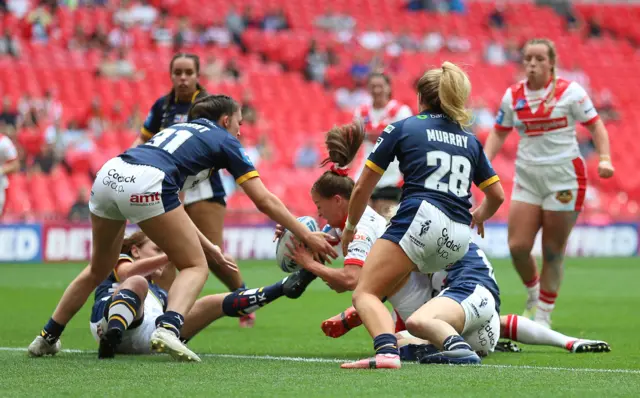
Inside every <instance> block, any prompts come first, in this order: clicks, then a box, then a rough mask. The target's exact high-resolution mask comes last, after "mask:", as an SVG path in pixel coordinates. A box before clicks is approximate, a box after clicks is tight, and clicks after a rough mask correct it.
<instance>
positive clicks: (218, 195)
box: [184, 171, 226, 206]
mask: <svg viewBox="0 0 640 398" xmlns="http://www.w3.org/2000/svg"><path fill="white" fill-rule="evenodd" d="M225 195H226V193H225V190H224V186H223V185H222V179H221V177H220V172H219V171H214V172H213V173H212V174H211V176H210V177H209V178H205V179H204V180H202V181H200V182H199V183H198V184H196V185H195V186H194V187H192V188H189V189H186V190H185V191H184V205H185V206H188V205H190V204H193V203H196V202H202V201H205V200H206V201H215V202H217V203H220V204H222V205H226V203H225V201H224V198H225Z"/></svg>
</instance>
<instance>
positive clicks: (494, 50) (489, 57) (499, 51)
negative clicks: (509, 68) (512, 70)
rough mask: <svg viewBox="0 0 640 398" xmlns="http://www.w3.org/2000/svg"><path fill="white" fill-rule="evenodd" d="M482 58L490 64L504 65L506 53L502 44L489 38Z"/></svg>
mask: <svg viewBox="0 0 640 398" xmlns="http://www.w3.org/2000/svg"><path fill="white" fill-rule="evenodd" d="M484 59H485V61H487V63H489V64H491V65H497V66H500V65H504V64H505V63H506V62H507V53H506V51H505V49H504V47H503V46H502V44H500V43H499V42H498V41H496V40H494V39H491V40H490V41H489V44H488V45H487V47H486V48H485V51H484Z"/></svg>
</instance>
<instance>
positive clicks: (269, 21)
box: [261, 8, 290, 32]
mask: <svg viewBox="0 0 640 398" xmlns="http://www.w3.org/2000/svg"><path fill="white" fill-rule="evenodd" d="M261 27H262V30H265V31H267V32H277V31H280V30H287V29H289V28H290V25H289V22H288V21H287V16H286V15H285V13H284V10H283V9H282V8H278V9H272V10H270V11H267V12H266V13H265V14H264V17H263V18H262V24H261Z"/></svg>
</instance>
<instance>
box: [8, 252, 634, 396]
mask: <svg viewBox="0 0 640 398" xmlns="http://www.w3.org/2000/svg"><path fill="white" fill-rule="evenodd" d="M240 265H241V269H242V271H243V274H244V277H245V280H246V282H247V284H248V285H249V286H250V287H258V286H262V285H265V284H271V283H273V282H274V281H275V280H277V279H278V278H281V277H283V276H284V274H283V273H282V272H281V271H280V270H279V268H278V267H277V266H276V264H275V263H273V262H257V261H253V262H243V263H241V264H240ZM82 266H83V265H78V264H32V265H26V264H18V265H0V303H1V304H0V306H1V308H2V319H3V322H2V324H0V346H1V347H3V348H0V369H2V372H0V396H3V397H4V396H35V395H43V394H45V393H46V394H47V395H53V396H59V395H68V396H69V395H70V396H86V395H89V394H91V395H97V396H106V395H114V394H118V395H125V396H132V395H140V396H149V395H158V394H159V393H163V394H164V395H165V396H168V395H170V394H186V395H189V396H231V395H234V396H261V397H266V396H300V395H304V396H305V397H309V396H323V397H327V396H332V397H333V396H373V395H374V394H375V395H380V396H425V395H430V396H455V397H461V396H474V397H477V396H491V397H495V396H505V397H513V396H514V395H517V396H540V397H543V396H544V397H549V396H562V397H571V396H575V397H584V396H607V397H615V396H635V397H637V396H640V340H639V339H638V338H637V334H636V331H637V330H638V329H639V327H640V317H638V316H637V312H636V308H635V305H636V304H637V303H640V291H638V289H637V288H636V286H637V281H638V280H640V261H639V260H638V259H591V258H589V259H571V260H568V261H567V266H566V279H565V283H564V285H563V287H562V290H561V292H560V296H559V300H558V303H557V307H558V309H557V310H556V311H555V312H554V315H553V326H554V328H555V329H557V330H559V331H561V332H563V333H565V334H569V335H573V336H576V337H585V338H597V339H604V340H606V341H608V342H609V343H610V344H611V346H612V352H610V353H604V354H569V353H567V352H566V351H564V350H561V349H557V348H547V347H539V346H523V345H521V347H522V348H523V349H524V350H523V352H522V353H495V354H493V355H491V356H490V357H489V358H486V359H485V360H484V361H483V365H482V366H479V367H451V366H446V365H445V366H435V365H415V364H408V365H406V366H404V367H403V368H402V369H401V370H400V371H369V370H364V371H361V370H351V371H350V370H342V369H339V363H340V361H332V360H333V359H356V358H361V357H365V356H368V355H370V354H371V352H372V348H371V339H370V338H369V337H368V335H367V333H366V330H365V329H364V328H359V329H358V330H354V331H352V332H350V333H349V334H347V335H346V336H344V337H342V338H340V339H330V338H328V337H325V336H324V335H323V334H322V331H321V330H320V323H321V322H322V321H323V320H324V319H326V318H328V317H330V316H332V315H334V314H336V313H338V312H339V311H341V310H343V309H344V308H345V307H346V306H348V305H350V295H349V294H341V295H338V294H336V293H334V292H332V291H330V290H329V289H328V288H327V287H326V286H325V285H324V284H323V283H322V282H321V281H315V282H314V283H313V284H312V285H311V286H310V287H309V289H308V290H307V292H306V293H305V294H304V295H303V296H302V297H301V298H300V299H298V300H288V299H286V298H284V297H283V298H282V299H280V300H278V301H276V302H275V303H272V304H269V305H268V306H267V307H265V308H264V309H262V310H260V311H258V313H257V323H256V326H255V328H253V329H240V328H239V326H238V320H237V319H235V318H233V319H232V318H227V319H222V320H220V321H218V322H216V323H214V324H213V325H211V326H210V327H209V328H208V329H206V330H205V331H203V332H202V333H201V334H200V335H198V336H197V337H196V338H194V339H193V340H192V342H191V343H190V344H189V345H190V347H191V348H192V349H193V350H194V351H196V352H197V353H199V354H203V363H201V364H183V363H176V362H173V361H172V360H171V359H170V357H169V356H167V355H162V356H141V357H136V356H118V357H117V358H116V360H114V361H98V359H97V354H96V353H95V350H96V349H97V346H96V343H95V342H94V341H93V338H92V337H91V335H90V332H89V328H88V322H89V313H90V303H88V304H87V305H86V306H85V307H84V308H83V309H82V311H81V313H80V314H78V316H76V318H75V319H74V320H73V321H72V322H71V323H70V324H69V325H68V326H67V328H66V330H65V333H64V335H63V338H62V343H63V348H65V349H75V350H82V351H84V350H91V351H92V352H90V353H86V352H73V353H71V352H64V353H61V354H59V355H58V356H56V357H54V358H50V357H48V358H40V359H31V358H28V357H27V354H26V352H25V351H15V350H7V349H6V348H4V347H15V348H22V349H23V348H26V346H27V345H28V344H29V343H30V342H31V340H32V339H33V338H34V337H35V335H36V334H37V333H38V332H39V331H40V329H41V327H42V326H43V324H44V323H45V322H46V320H47V319H48V317H49V316H50V314H51V312H52V311H53V308H54V305H55V303H56V301H57V300H58V299H59V297H60V295H61V294H62V292H63V290H64V288H65V287H66V285H67V283H68V282H69V281H71V280H72V279H73V277H75V275H76V274H77V273H78V272H79V270H80V269H81V268H82ZM494 266H495V268H496V277H497V278H498V282H499V283H500V288H501V292H502V301H503V306H502V309H503V314H506V313H511V312H520V311H521V310H522V309H523V305H524V300H525V291H524V288H523V287H522V285H521V283H520V282H519V281H518V278H517V276H516V273H515V271H513V269H512V268H511V265H510V264H509V262H508V261H494ZM222 291H224V289H223V287H222V285H220V284H219V283H218V282H217V281H216V280H215V278H214V277H211V278H210V279H209V282H208V283H207V286H206V287H205V291H204V292H203V294H211V293H215V292H222ZM220 354H222V355H220ZM234 355H235V356H236V357H234ZM249 356H261V357H260V358H251V357H249ZM264 356H274V357H296V358H297V359H295V360H294V359H293V358H289V359H286V358H284V359H283V358H280V359H267V358H264ZM301 358H306V359H309V360H303V359H301Z"/></svg>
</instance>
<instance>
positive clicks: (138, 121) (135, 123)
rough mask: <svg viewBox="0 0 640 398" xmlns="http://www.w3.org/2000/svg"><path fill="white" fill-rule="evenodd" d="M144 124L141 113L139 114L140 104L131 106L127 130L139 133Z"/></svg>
mask: <svg viewBox="0 0 640 398" xmlns="http://www.w3.org/2000/svg"><path fill="white" fill-rule="evenodd" d="M143 122H144V119H143V116H142V113H141V112H140V104H138V103H135V104H133V109H132V110H131V113H130V114H129V117H128V118H127V128H128V129H129V130H131V131H140V129H141V128H142V123H143Z"/></svg>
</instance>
